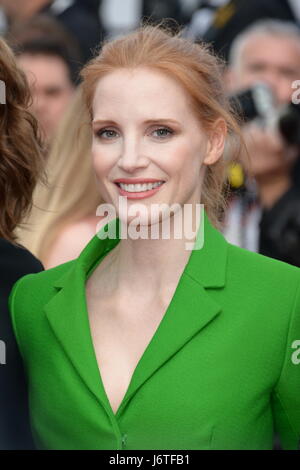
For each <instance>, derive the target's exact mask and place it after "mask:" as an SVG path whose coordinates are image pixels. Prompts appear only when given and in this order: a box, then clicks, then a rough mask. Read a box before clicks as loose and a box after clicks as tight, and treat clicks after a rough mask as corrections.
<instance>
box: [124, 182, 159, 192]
mask: <svg viewBox="0 0 300 470" xmlns="http://www.w3.org/2000/svg"><path fill="white" fill-rule="evenodd" d="M162 184H163V181H157V182H156V183H144V184H124V183H119V185H120V187H121V188H122V189H123V190H124V191H127V192H129V193H139V192H142V191H149V190H150V189H154V188H156V187H157V186H160V185H162Z"/></svg>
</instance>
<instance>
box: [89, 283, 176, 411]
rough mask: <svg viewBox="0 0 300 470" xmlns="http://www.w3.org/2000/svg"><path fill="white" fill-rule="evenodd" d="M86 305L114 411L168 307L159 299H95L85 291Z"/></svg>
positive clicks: (107, 391) (103, 379) (97, 357)
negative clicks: (147, 300)
mask: <svg viewBox="0 0 300 470" xmlns="http://www.w3.org/2000/svg"><path fill="white" fill-rule="evenodd" d="M87 307H88V315H89V322H90V330H91V336H92V340H93V346H94V351H95V355H96V359H97V363H98V368H99V372H100V375H101V380H102V383H103V386H104V389H105V392H106V395H107V398H108V400H109V402H110V405H111V408H112V410H113V412H114V413H116V412H117V410H118V408H119V406H120V404H121V402H122V400H123V398H124V396H125V393H126V391H127V389H128V387H129V384H130V381H131V378H132V375H133V373H134V370H135V369H136V367H137V365H138V363H139V360H140V359H141V357H142V355H143V353H144V351H145V349H146V348H147V346H148V345H149V343H150V341H151V339H152V338H153V336H154V335H155V332H156V330H157V328H158V327H159V324H160V322H161V321H162V318H163V316H164V313H165V311H166V309H167V306H166V305H165V304H164V303H162V302H161V301H159V300H156V301H152V302H151V303H149V302H148V303H147V304H145V302H143V301H142V299H141V298H135V299H133V298H132V297H131V298H130V299H128V301H127V302H126V301H125V300H123V301H122V302H121V301H119V300H118V299H117V298H107V297H105V295H103V296H100V297H99V296H97V298H95V297H93V296H92V295H89V292H88V291H87Z"/></svg>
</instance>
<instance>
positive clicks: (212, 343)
mask: <svg viewBox="0 0 300 470" xmlns="http://www.w3.org/2000/svg"><path fill="white" fill-rule="evenodd" d="M115 222H116V225H115V227H118V226H119V219H114V221H111V222H110V224H115ZM202 227H203V226H202ZM105 228H107V225H106V226H105ZM102 230H103V229H102ZM199 234H200V229H199V231H198V236H199ZM119 241H120V238H119V237H117V238H116V239H105V240H101V239H100V238H99V237H98V236H97V235H95V236H94V237H93V238H92V240H91V241H90V242H89V243H88V245H87V246H86V247H85V248H84V250H83V251H82V252H81V254H80V256H79V257H78V258H77V259H75V260H72V261H69V262H67V263H64V264H62V265H60V266H57V267H55V268H52V269H49V270H47V271H44V272H41V273H37V274H29V275H26V276H24V277H23V278H21V279H20V280H19V281H18V282H17V283H16V284H15V285H14V287H13V290H12V292H11V295H10V298H9V306H10V312H11V316H12V321H13V327H14V332H15V335H16V338H17V341H18V344H19V347H20V351H21V354H22V357H23V359H24V363H25V368H26V371H27V375H28V383H29V397H30V409H31V423H32V428H33V433H34V438H35V441H36V445H37V447H38V448H40V449H126V450H138V449H156V450H158V449H184V450H192V449H272V447H273V439H274V436H275V435H277V433H278V434H279V435H280V440H281V445H282V447H283V448H284V449H298V448H299V439H300V290H299V281H300V269H299V268H296V267H294V266H291V265H288V264H286V263H283V262H281V261H277V260H274V259H271V258H268V257H265V256H263V255H260V254H257V253H253V252H250V251H247V250H245V249H242V248H239V247H237V246H234V245H232V244H230V243H228V242H227V241H226V240H225V238H224V236H223V235H222V234H221V233H220V232H219V231H218V230H217V229H216V228H214V226H213V225H212V224H211V222H210V221H209V219H208V216H207V214H206V212H205V213H204V246H203V248H202V249H199V250H193V251H191V254H190V257H189V260H188V262H187V264H186V266H185V268H184V270H183V272H182V275H181V278H180V280H179V283H178V285H177V288H176V291H175V293H174V295H173V298H172V300H171V302H170V304H169V306H168V308H167V310H166V312H165V314H164V317H163V319H162V321H161V323H160V324H159V327H158V328H157V330H156V332H155V334H154V335H153V337H152V339H151V341H150V343H149V344H148V346H147V347H146V349H145V351H144V353H143V355H142V357H141V358H140V360H139V362H138V364H137V367H136V368H135V370H134V373H133V376H132V379H131V382H130V384H129V387H128V389H127V391H126V394H125V396H124V397H123V400H122V403H121V404H120V406H119V409H118V410H117V412H116V414H114V413H113V411H112V409H111V406H110V404H109V401H108V398H107V395H106V393H105V389H104V387H103V384H102V381H101V376H100V373H99V369H98V365H97V360H96V356H95V352H94V348H93V343H92V337H91V332H90V327H89V320H88V313H87V304H86V296H85V283H86V280H87V278H88V276H89V275H90V274H91V272H92V271H93V269H95V267H96V266H97V265H98V264H99V263H100V262H101V260H102V259H103V257H104V256H105V255H106V253H108V252H109V251H110V250H112V249H113V248H114V246H115V245H116V244H117V243H119ZM133 289H134V286H133ZM136 314H137V315H138V306H137V309H136Z"/></svg>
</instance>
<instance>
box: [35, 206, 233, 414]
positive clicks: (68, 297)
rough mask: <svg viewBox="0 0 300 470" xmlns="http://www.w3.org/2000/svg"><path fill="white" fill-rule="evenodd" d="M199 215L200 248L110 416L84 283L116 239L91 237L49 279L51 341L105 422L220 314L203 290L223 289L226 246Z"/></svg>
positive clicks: (118, 412) (183, 274) (206, 218)
mask: <svg viewBox="0 0 300 470" xmlns="http://www.w3.org/2000/svg"><path fill="white" fill-rule="evenodd" d="M201 212H202V216H203V219H202V221H201V223H200V226H199V230H198V234H197V240H198V237H199V236H202V233H201V226H202V228H204V245H203V248H202V249H200V250H192V251H191V255H190V258H189V260H188V262H187V264H186V266H185V269H184V271H183V273H182V275H181V277H180V280H179V283H178V285H177V287H176V290H175V293H174V295H173V297H172V300H171V302H170V304H169V306H168V308H167V310H166V312H165V313H164V316H163V318H162V321H161V323H160V324H159V326H158V328H157V330H156V332H155V334H154V336H153V337H152V339H151V341H150V343H149V344H148V346H147V347H146V349H145V351H144V353H143V355H142V357H141V358H140V360H139V362H138V364H137V366H136V368H135V370H134V373H133V375H132V378H131V382H130V384H129V387H128V389H127V391H126V394H125V396H124V397H123V400H122V403H121V405H120V406H119V409H118V410H117V413H116V414H114V413H113V411H112V409H111V406H110V403H109V400H108V397H107V395H106V392H105V389H104V386H103V383H102V380H101V371H99V368H98V364H97V359H96V355H95V351H94V347H93V342H92V336H91V331H90V325H89V319H88V312H87V303H86V295H85V282H86V278H87V272H88V270H89V269H91V268H92V267H93V266H94V264H95V262H97V261H98V260H99V258H100V257H101V256H103V255H104V254H105V253H106V252H108V251H110V250H111V249H112V248H113V247H114V246H115V245H116V244H117V243H118V242H119V238H118V237H117V238H116V239H115V240H112V239H105V240H101V239H99V238H98V236H97V235H96V236H95V237H94V238H93V239H92V240H91V241H90V243H89V244H88V245H87V246H86V247H85V249H84V250H83V251H82V253H81V254H80V256H79V257H78V258H77V259H76V260H75V261H74V262H73V263H70V268H69V270H68V271H67V272H66V273H65V274H64V275H63V276H61V277H60V278H59V279H58V280H56V281H55V284H54V286H55V287H56V293H55V294H54V295H53V297H52V298H51V300H50V301H49V302H48V303H47V304H46V305H45V306H44V312H45V314H46V317H47V319H48V321H49V323H50V325H51V328H52V330H53V332H54V334H55V336H56V338H57V340H58V341H59V343H60V344H61V346H62V348H63V350H64V351H65V353H66V355H67V356H68V358H69V359H70V360H71V362H72V364H73V366H74V367H75V369H76V370H77V372H78V374H79V375H80V376H81V378H82V379H83V381H84V383H85V384H86V386H87V387H88V388H89V389H90V391H92V393H93V394H94V395H95V397H96V398H97V400H98V401H100V403H101V404H102V405H103V407H104V408H105V409H106V411H107V413H108V415H109V416H110V417H111V419H115V418H116V417H118V416H119V415H120V414H121V413H122V411H123V409H124V407H125V405H126V403H127V402H128V400H129V399H130V398H131V397H132V396H133V395H134V394H135V393H136V392H137V390H138V389H139V388H140V387H141V386H142V384H143V383H144V382H145V381H146V380H147V379H148V378H149V377H150V376H151V375H152V374H153V373H155V371H156V370H158V369H159V368H160V367H161V366H163V364H164V363H165V362H167V361H168V360H169V359H170V358H171V357H172V356H173V355H174V354H175V353H176V352H177V351H179V350H180V349H181V348H182V347H183V345H184V344H185V343H187V342H188V341H189V340H190V339H191V338H193V337H194V336H195V334H197V333H200V332H201V330H202V329H204V328H205V327H206V326H208V325H211V322H212V320H213V319H215V318H216V317H217V316H218V315H219V314H220V313H221V311H222V306H221V305H219V303H217V302H216V301H215V300H214V299H213V297H212V296H211V295H210V294H209V291H207V290H206V288H221V287H223V286H224V285H225V280H226V261H227V251H228V250H227V248H228V243H227V241H226V240H225V239H224V237H223V235H222V234H221V233H220V232H219V231H218V230H217V229H216V228H214V227H213V226H212V224H211V223H210V221H209V219H208V217H207V214H206V211H201ZM116 221H117V224H118V219H114V220H113V221H111V222H110V224H111V223H113V224H114V223H115V222H116ZM105 227H107V226H105ZM103 229H104V228H102V230H103ZM210 327H211V326H210ZM170 332H172V334H170Z"/></svg>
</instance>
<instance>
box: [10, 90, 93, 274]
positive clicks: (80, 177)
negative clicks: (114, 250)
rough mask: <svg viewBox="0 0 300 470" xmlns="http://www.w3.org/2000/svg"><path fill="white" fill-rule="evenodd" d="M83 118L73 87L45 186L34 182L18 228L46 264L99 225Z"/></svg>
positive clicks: (78, 245)
mask: <svg viewBox="0 0 300 470" xmlns="http://www.w3.org/2000/svg"><path fill="white" fill-rule="evenodd" d="M89 121H90V117H89V114H88V112H87V110H86V108H85V106H84V103H83V100H82V96H81V89H80V87H79V89H78V91H77V92H76V96H75V99H74V101H73V103H72V105H71V107H70V108H69V110H68V112H67V113H66V115H65V116H64V118H63V120H62V122H61V123H60V125H59V128H58V132H57V135H56V138H55V142H54V143H53V146H52V148H51V151H50V154H49V155H48V159H47V167H46V171H47V177H48V185H47V186H45V185H44V184H42V183H41V184H39V185H38V186H37V187H36V190H35V192H34V207H33V209H32V211H31V213H30V216H29V217H28V218H27V219H26V226H25V225H24V226H23V228H20V229H19V231H18V236H19V239H20V240H22V243H23V244H24V246H26V247H27V248H28V249H30V250H31V251H32V253H34V254H35V255H36V256H37V257H38V258H39V259H41V260H42V262H43V265H44V266H45V268H46V269H48V268H51V267H53V266H56V265H58V264H61V263H64V262H67V261H70V260H71V259H74V258H76V257H77V256H78V255H79V253H80V252H81V251H82V249H83V248H84V247H85V245H86V244H87V243H88V242H89V241H90V239H91V238H92V237H93V236H94V235H95V234H96V232H97V231H98V230H99V229H100V228H99V227H98V229H97V226H98V224H99V223H101V219H102V217H100V216H97V215H96V210H97V207H98V205H99V204H101V202H102V201H101V198H100V196H99V190H98V189H97V183H96V179H95V174H94V171H93V169H92V159H91V153H90V148H91V138H92V136H91V130H90V126H89ZM70 188H77V190H76V191H70Z"/></svg>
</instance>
